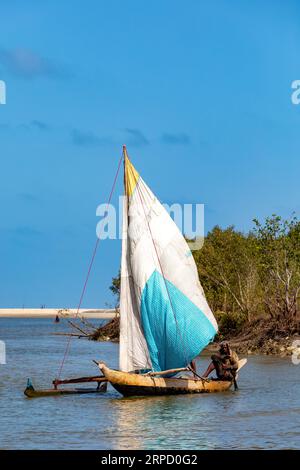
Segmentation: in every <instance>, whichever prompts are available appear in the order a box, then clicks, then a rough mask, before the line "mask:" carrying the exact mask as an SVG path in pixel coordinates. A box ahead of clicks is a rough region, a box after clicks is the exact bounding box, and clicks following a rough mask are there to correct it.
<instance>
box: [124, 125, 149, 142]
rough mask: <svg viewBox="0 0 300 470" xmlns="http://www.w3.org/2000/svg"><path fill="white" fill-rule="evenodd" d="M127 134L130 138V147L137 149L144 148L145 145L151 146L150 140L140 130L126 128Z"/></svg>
mask: <svg viewBox="0 0 300 470" xmlns="http://www.w3.org/2000/svg"><path fill="white" fill-rule="evenodd" d="M125 132H126V133H127V135H128V136H129V137H130V138H129V142H128V145H132V146H135V147H142V146H144V145H149V140H148V139H147V137H145V135H144V134H143V133H142V132H141V131H140V130H139V129H130V128H126V129H125Z"/></svg>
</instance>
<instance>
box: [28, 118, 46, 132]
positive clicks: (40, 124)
mask: <svg viewBox="0 0 300 470" xmlns="http://www.w3.org/2000/svg"><path fill="white" fill-rule="evenodd" d="M31 126H32V127H35V128H36V129H38V130H40V131H47V130H49V126H48V124H46V123H45V122H43V121H39V120H38V119H34V120H33V121H31Z"/></svg>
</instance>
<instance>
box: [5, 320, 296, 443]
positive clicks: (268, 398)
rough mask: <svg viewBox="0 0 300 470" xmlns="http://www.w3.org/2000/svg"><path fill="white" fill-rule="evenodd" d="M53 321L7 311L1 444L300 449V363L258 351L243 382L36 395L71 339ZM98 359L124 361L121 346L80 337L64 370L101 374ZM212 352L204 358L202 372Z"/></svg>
mask: <svg viewBox="0 0 300 470" xmlns="http://www.w3.org/2000/svg"><path fill="white" fill-rule="evenodd" d="M66 328H67V327H66V326H65V325H64V324H63V323H62V322H61V323H58V324H54V323H53V320H51V319H0V339H1V340H4V341H5V343H6V353H7V364H6V365H0V449H147V450H150V449H157V450H159V449H187V450H188V449H297V448H298V449H299V448H300V365H299V366H295V365H293V364H292V362H291V360H290V358H277V357H267V356H250V357H249V358H248V364H247V366H246V367H245V368H244V369H243V370H242V371H241V373H240V378H239V386H240V390H239V391H238V392H231V391H230V392H226V393H221V394H208V395H205V394H204V395H183V396H169V397H147V398H122V397H121V395H119V394H118V393H117V392H116V391H115V390H114V389H112V387H109V388H108V392H107V393H106V394H103V395H94V394H91V395H70V396H59V397H46V398H37V399H28V398H26V397H25V396H24V395H23V390H24V388H25V385H26V380H27V377H30V378H32V380H33V383H34V385H35V386H36V388H39V387H49V386H50V384H51V381H52V379H53V378H54V377H55V376H56V375H57V372H58V369H59V365H60V363H61V360H62V356H63V353H64V350H65V347H66V343H67V338H66V337H65V336H56V335H53V333H54V332H55V331H56V332H59V331H64V330H66ZM92 359H101V360H104V361H105V362H107V364H108V365H110V366H111V367H117V362H118V345H117V344H113V343H95V342H92V341H87V340H84V339H81V340H79V339H72V341H71V347H70V353H69V355H68V358H67V361H66V364H65V366H64V369H63V374H62V375H63V376H64V377H71V376H80V375H97V374H98V370H97V367H96V366H95V365H94V364H93V363H92ZM208 359H209V358H208V357H203V358H201V359H199V361H198V368H199V369H198V370H199V371H201V370H203V369H204V368H205V367H206V365H207V362H208Z"/></svg>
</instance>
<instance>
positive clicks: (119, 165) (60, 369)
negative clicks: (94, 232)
mask: <svg viewBox="0 0 300 470" xmlns="http://www.w3.org/2000/svg"><path fill="white" fill-rule="evenodd" d="M122 160H123V154H122V156H121V158H120V160H119V163H118V168H117V171H116V174H115V177H114V181H113V184H112V188H111V191H110V194H109V198H108V201H107V204H106V208H105V214H106V213H107V211H108V207H109V204H110V201H111V198H112V195H113V192H114V189H115V186H116V182H117V179H118V175H119V171H120V167H121V163H122ZM99 242H100V238H99V237H97V240H96V243H95V247H94V250H93V252H92V257H91V260H90V263H89V266H88V271H87V274H86V277H85V281H84V285H83V288H82V291H81V296H80V299H79V302H78V306H77V309H76V314H75V318H77V317H78V314H79V310H80V307H81V304H82V301H83V298H84V294H85V291H86V287H87V283H88V280H89V277H90V274H91V270H92V267H93V263H94V260H95V256H96V253H97V249H98V245H99ZM72 338H73V336H69V338H68V341H67V345H66V349H65V352H64V356H63V359H62V362H61V364H60V367H59V370H58V377H57V379H58V380H59V379H60V377H61V373H62V370H63V367H64V364H65V361H66V358H67V356H68V353H69V350H70V344H71V339H72Z"/></svg>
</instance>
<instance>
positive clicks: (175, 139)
mask: <svg viewBox="0 0 300 470" xmlns="http://www.w3.org/2000/svg"><path fill="white" fill-rule="evenodd" d="M161 141H162V142H163V143H164V144H168V145H189V144H190V142H191V139H190V137H189V136H188V135H187V134H185V133H183V132H182V133H177V134H170V133H168V132H166V133H164V134H163V135H162V138H161Z"/></svg>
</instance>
